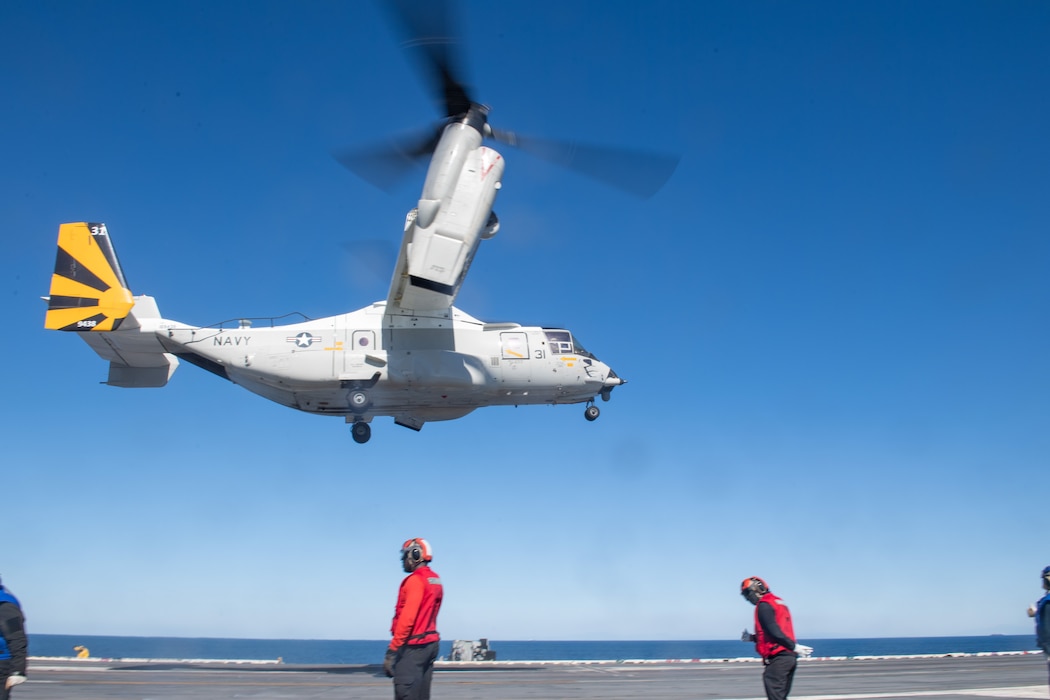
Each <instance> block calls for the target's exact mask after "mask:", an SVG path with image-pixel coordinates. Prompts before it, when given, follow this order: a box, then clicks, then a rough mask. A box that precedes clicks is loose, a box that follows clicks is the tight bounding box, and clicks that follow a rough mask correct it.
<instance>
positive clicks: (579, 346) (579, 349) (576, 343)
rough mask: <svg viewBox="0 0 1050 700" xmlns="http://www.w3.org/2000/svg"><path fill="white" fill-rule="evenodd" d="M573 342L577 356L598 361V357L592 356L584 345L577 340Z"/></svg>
mask: <svg viewBox="0 0 1050 700" xmlns="http://www.w3.org/2000/svg"><path fill="white" fill-rule="evenodd" d="M572 342H573V345H574V346H575V347H576V354H577V355H583V356H584V357H589V358H591V359H592V360H597V359H598V358H597V357H595V356H594V355H592V354H591V353H590V352H588V351H587V349H586V348H585V347H583V344H582V343H580V341H579V340H578V339H577V338H573V339H572Z"/></svg>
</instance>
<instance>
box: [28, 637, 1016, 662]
mask: <svg viewBox="0 0 1050 700" xmlns="http://www.w3.org/2000/svg"><path fill="white" fill-rule="evenodd" d="M801 641H802V642H803V643H805V644H808V645H810V646H812V647H813V649H814V656H898V655H913V654H951V653H980V652H1003V651H1032V650H1034V649H1035V638H1034V635H1029V634H1024V635H988V636H981V637H875V638H869V639H802V640H801ZM386 644H387V641H386V640H381V639H380V640H316V639H313V640H311V639H216V638H188V637H103V636H95V635H66V634H30V636H29V653H30V655H31V656H60V657H69V656H75V655H76V652H75V651H73V647H75V646H78V645H80V646H85V647H87V648H88V649H89V651H90V652H91V656H92V658H107V659H239V660H261V661H272V660H276V659H278V658H280V659H281V660H282V661H284V663H290V664H375V663H382V661H383V652H384V651H385V649H386ZM451 647H452V640H442V642H441V652H440V653H441V655H442V656H445V657H447V656H448V654H449V652H450V650H451ZM489 648H490V649H492V650H494V651H495V652H496V660H497V661H565V660H572V661H614V660H625V659H631V660H638V659H645V660H657V661H658V660H664V659H736V658H746V657H754V656H755V653H754V645H752V644H747V643H745V642H741V641H739V640H732V641H725V640H708V641H510V640H508V641H501V640H497V639H490V640H489Z"/></svg>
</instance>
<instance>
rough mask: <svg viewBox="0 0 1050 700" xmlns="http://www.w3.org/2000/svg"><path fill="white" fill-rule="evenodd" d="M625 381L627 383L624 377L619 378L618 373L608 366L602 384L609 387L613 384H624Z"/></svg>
mask: <svg viewBox="0 0 1050 700" xmlns="http://www.w3.org/2000/svg"><path fill="white" fill-rule="evenodd" d="M626 383H627V380H626V379H621V378H620V377H619V375H617V374H616V372H614V371H613V370H612V368H610V369H609V374H608V376H606V377H605V382H604V386H607V387H609V388H610V389H611V388H613V387H614V386H620V385H621V384H626Z"/></svg>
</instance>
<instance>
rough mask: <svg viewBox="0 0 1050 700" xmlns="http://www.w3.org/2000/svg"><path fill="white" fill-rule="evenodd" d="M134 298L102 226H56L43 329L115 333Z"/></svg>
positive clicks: (131, 305) (83, 223)
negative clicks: (52, 270) (55, 248)
mask: <svg viewBox="0 0 1050 700" xmlns="http://www.w3.org/2000/svg"><path fill="white" fill-rule="evenodd" d="M134 305H135V300H134V298H133V297H132V295H131V290H129V289H128V283H127V282H126V281H125V280H124V273H123V272H122V271H121V269H120V263H119V262H118V261H117V254H116V252H114V250H113V244H112V243H111V242H110V240H109V232H107V231H106V225H105V224H91V223H85V222H80V223H75V224H62V225H61V226H59V228H58V255H57V256H56V257H55V274H53V275H52V276H51V293H50V296H49V298H48V304H47V317H46V318H45V320H44V327H45V328H50V329H52V330H59V331H115V330H116V329H117V328H119V327H120V323H121V321H123V320H124V318H125V317H126V316H127V315H128V313H129V312H130V311H131V307H133V306H134Z"/></svg>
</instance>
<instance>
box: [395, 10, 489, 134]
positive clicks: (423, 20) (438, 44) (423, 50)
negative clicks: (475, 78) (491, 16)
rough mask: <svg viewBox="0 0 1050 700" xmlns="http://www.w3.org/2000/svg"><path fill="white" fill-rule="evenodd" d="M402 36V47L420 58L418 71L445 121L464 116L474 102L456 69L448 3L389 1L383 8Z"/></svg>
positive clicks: (455, 41) (454, 23)
mask: <svg viewBox="0 0 1050 700" xmlns="http://www.w3.org/2000/svg"><path fill="white" fill-rule="evenodd" d="M386 6H387V7H388V8H389V10H390V13H391V15H392V17H393V20H394V22H395V23H396V24H398V25H399V26H400V27H401V30H402V34H403V35H404V42H403V44H402V45H403V46H405V47H406V48H408V49H410V50H411V51H412V53H414V54H415V55H417V56H418V57H419V58H420V68H421V69H422V70H423V72H424V73H426V74H428V75H427V77H428V83H429V84H430V85H431V87H432V89H433V91H434V92H435V93H436V95H437V98H438V100H439V101H440V102H442V103H443V111H444V115H445V116H446V117H455V116H458V115H460V114H464V113H465V112H466V111H467V110H468V109H470V106H471V105H472V104H474V101H473V100H472V99H471V97H470V95H469V90H468V88H467V86H466V85H465V84H464V83H463V81H462V80H461V79H460V76H462V71H461V70H460V69H459V66H458V65H457V63H458V62H457V55H458V52H457V50H456V49H455V47H456V46H457V45H458V44H459V35H458V33H457V31H456V28H457V27H458V26H459V22H458V21H457V19H456V17H455V16H454V3H453V2H451V1H450V0H391V1H390V2H389V3H387V5H386Z"/></svg>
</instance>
